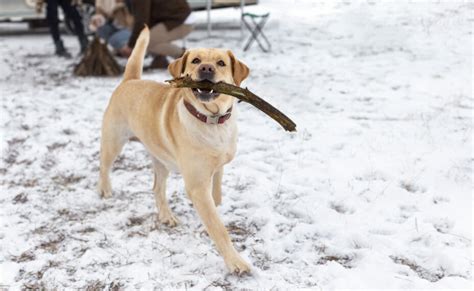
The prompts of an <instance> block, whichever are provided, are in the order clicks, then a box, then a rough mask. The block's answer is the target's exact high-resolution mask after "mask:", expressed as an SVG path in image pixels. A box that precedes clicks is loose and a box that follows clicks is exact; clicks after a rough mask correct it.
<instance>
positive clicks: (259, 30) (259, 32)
mask: <svg viewBox="0 0 474 291" xmlns="http://www.w3.org/2000/svg"><path fill="white" fill-rule="evenodd" d="M267 19H268V17H264V18H263V19H262V20H261V21H260V22H259V23H257V22H256V21H255V20H253V19H252V21H253V22H254V24H255V30H256V31H257V33H256V36H257V37H256V39H255V41H256V42H257V44H258V46H259V47H260V49H261V50H262V51H264V52H266V53H267V52H269V51H270V49H271V44H270V42H269V41H268V39H267V37H266V36H265V34H264V33H263V30H262V28H263V27H264V26H265V24H266V22H267ZM258 36H262V38H263V40H264V41H265V43H266V48H265V46H264V45H263V44H262V43H261V42H260V40H259V39H258Z"/></svg>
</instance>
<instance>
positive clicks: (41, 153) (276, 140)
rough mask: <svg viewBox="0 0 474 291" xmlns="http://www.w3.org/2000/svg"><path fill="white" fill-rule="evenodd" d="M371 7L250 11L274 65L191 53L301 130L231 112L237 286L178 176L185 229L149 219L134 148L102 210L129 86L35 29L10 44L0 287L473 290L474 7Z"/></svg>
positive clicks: (4, 98) (175, 202)
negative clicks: (102, 155)
mask: <svg viewBox="0 0 474 291" xmlns="http://www.w3.org/2000/svg"><path fill="white" fill-rule="evenodd" d="M369 2H370V3H369ZM369 2H367V1H361V2H354V3H352V4H348V1H332V2H329V1H328V2H327V3H323V2H319V1H306V0H298V1H296V0H294V1H283V0H280V1H269V0H262V1H261V4H260V5H259V7H253V8H249V11H250V10H251V11H256V10H259V11H270V12H271V20H270V21H269V23H268V25H267V27H266V28H265V32H266V33H267V35H268V37H269V39H270V40H271V42H272V45H273V51H272V52H271V53H270V54H263V53H261V52H260V51H259V50H258V48H257V47H254V48H253V49H251V50H250V51H249V52H247V53H244V52H243V51H242V49H241V48H242V41H241V40H240V39H239V36H240V32H239V30H236V29H231V28H229V27H228V28H223V29H220V30H215V31H214V32H213V34H214V37H213V38H210V39H209V38H206V33H205V32H204V31H197V32H195V33H193V34H192V36H191V37H190V39H189V40H188V41H187V46H188V47H226V48H230V49H232V50H233V51H234V52H235V54H236V55H237V56H238V57H240V58H241V59H242V60H243V61H244V62H245V63H246V64H247V65H248V66H249V67H250V69H251V74H250V77H249V78H248V80H247V81H246V82H245V83H244V85H245V86H248V87H249V88H250V89H251V90H252V91H254V92H256V93H257V94H258V95H260V96H262V97H264V98H266V99H267V100H268V101H270V102H271V103H272V104H274V105H275V106H276V107H278V108H280V109H281V110H282V111H283V112H285V113H287V114H288V115H289V116H290V117H292V118H293V119H294V120H295V121H296V123H297V125H298V132H297V133H294V134H290V133H287V132H285V131H284V130H282V129H281V128H280V127H279V126H278V124H277V123H275V122H274V121H272V120H271V119H269V118H267V117H266V116H264V115H263V114H262V113H260V112H259V111H258V110H257V109H255V108H253V107H251V106H250V105H247V104H244V103H241V104H239V105H238V109H239V111H240V114H239V118H238V120H239V121H238V124H239V131H240V134H239V144H238V152H237V155H236V158H235V159H234V161H232V162H231V163H230V164H229V165H228V166H227V167H226V168H225V174H224V182H223V192H224V194H223V205H222V206H220V208H219V212H220V214H221V217H222V219H223V221H224V222H225V224H226V225H227V227H228V228H229V230H230V233H231V237H232V239H233V241H234V243H235V245H236V248H237V249H238V250H239V251H240V252H241V253H242V255H243V257H244V258H245V259H246V260H247V261H249V262H250V263H251V264H252V266H253V273H252V275H250V276H245V277H236V276H233V275H229V274H227V270H226V268H225V265H224V262H223V260H222V258H221V257H220V256H219V255H218V253H217V252H216V250H215V248H214V246H213V245H212V243H211V241H210V239H209V237H208V236H207V234H206V233H205V231H204V228H203V226H202V224H201V222H200V221H199V219H198V216H197V214H196V212H195V210H194V209H193V208H192V206H191V204H190V201H189V199H188V198H187V197H186V194H185V192H184V185H183V182H182V179H181V177H180V176H179V175H178V174H174V175H172V176H171V177H170V179H169V183H168V196H169V200H170V206H171V207H172V209H173V211H174V213H175V214H176V216H177V217H178V219H179V220H180V222H181V224H180V225H179V226H177V227H176V228H168V227H164V226H160V225H155V215H156V209H155V203H154V197H153V192H152V190H151V187H152V183H153V179H152V168H151V162H150V159H149V157H148V156H147V154H146V152H145V151H144V149H143V147H142V146H141V145H140V144H128V145H127V146H126V147H125V149H124V152H123V153H122V155H121V156H120V157H119V159H118V160H117V161H116V163H115V166H114V171H113V173H112V176H111V177H112V186H113V189H114V197H113V198H111V199H109V200H101V199H99V197H98V195H97V193H96V192H95V186H96V182H97V177H98V165H99V163H98V155H99V138H100V136H99V132H100V131H99V130H100V125H101V120H102V113H103V111H104V109H105V107H106V105H107V102H108V99H109V97H110V94H111V92H112V91H113V90H114V88H115V87H116V86H117V84H118V83H119V81H120V78H76V77H74V76H72V75H71V71H72V68H73V64H74V63H75V62H77V61H78V59H77V58H76V59H74V60H64V59H58V58H56V57H54V56H51V52H52V51H53V45H52V42H51V40H50V37H49V36H48V35H46V34H34V35H22V36H1V37H0V88H1V90H0V94H1V107H0V118H1V120H0V126H1V132H0V138H1V162H0V173H1V176H0V187H1V188H0V190H1V194H0V285H2V286H4V285H6V286H10V287H12V289H19V288H21V287H46V288H48V289H50V288H59V289H63V288H91V289H92V288H110V289H113V290H117V289H119V288H126V289H132V288H142V289H151V288H167V289H168V288H170V289H174V288H179V289H184V288H191V289H207V290H212V289H216V290H217V289H237V288H250V289H256V288H259V289H271V288H273V289H274V288H277V289H294V288H309V289H313V290H314V289H329V288H379V289H380V288H430V289H431V288H464V289H470V288H472V266H473V260H472V252H471V247H472V220H471V219H472V206H473V198H472V191H473V188H472V187H473V186H472V176H473V154H472V146H473V144H472V142H473V141H472V137H473V131H472V127H473V119H472V118H473V101H474V100H473V97H472V84H471V82H472V27H473V23H474V18H473V16H472V15H473V11H474V5H473V3H472V2H470V3H469V2H467V1H465V2H451V3H443V2H441V3H439V1H436V2H419V3H417V2H415V1H412V2H398V3H395V2H377V3H375V1H369ZM196 16H197V21H198V22H201V23H202V21H203V19H204V16H205V15H204V14H197V15H196ZM213 16H214V17H215V19H216V20H226V21H228V22H229V23H230V24H232V22H233V25H234V26H235V25H236V24H237V20H238V13H237V11H235V10H232V9H230V10H226V11H220V12H216V13H214V14H213ZM221 26H224V25H221ZM65 41H66V44H67V46H68V47H69V48H70V50H71V51H72V52H74V53H76V52H77V49H78V46H77V41H76V39H74V38H72V37H66V39H65ZM148 61H149V60H148ZM144 78H146V79H153V80H157V81H163V80H166V79H168V78H169V75H168V74H167V73H166V72H163V71H154V72H147V73H145V76H144Z"/></svg>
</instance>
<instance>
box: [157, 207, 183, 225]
mask: <svg viewBox="0 0 474 291" xmlns="http://www.w3.org/2000/svg"><path fill="white" fill-rule="evenodd" d="M158 221H159V222H160V223H161V224H164V225H167V226H169V227H175V226H176V225H178V224H179V221H178V219H177V218H176V217H174V215H173V214H172V213H170V212H168V211H160V213H159V214H158Z"/></svg>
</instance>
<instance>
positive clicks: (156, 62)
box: [148, 55, 170, 69]
mask: <svg viewBox="0 0 474 291" xmlns="http://www.w3.org/2000/svg"><path fill="white" fill-rule="evenodd" d="M169 64H170V63H169V62H168V60H167V59H166V56H163V55H156V56H155V57H154V58H153V61H152V62H151V64H150V66H149V67H148V69H167V68H168V65H169Z"/></svg>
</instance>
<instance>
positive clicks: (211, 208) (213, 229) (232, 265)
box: [183, 169, 250, 274]
mask: <svg viewBox="0 0 474 291" xmlns="http://www.w3.org/2000/svg"><path fill="white" fill-rule="evenodd" d="M183 174H184V182H185V184H186V191H187V193H188V195H189V197H190V199H191V201H192V202H193V205H194V207H195V208H196V210H197V212H198V214H199V216H200V217H201V220H202V222H203V223H204V226H205V227H206V230H207V233H208V234H209V236H210V237H211V239H212V240H213V241H214V243H215V244H216V247H217V250H218V251H219V253H220V254H221V255H222V256H223V257H224V261H225V263H226V265H227V267H228V268H229V270H230V272H231V273H237V274H243V273H248V272H250V266H249V265H248V264H247V263H246V262H245V261H244V260H243V259H242V258H241V257H240V255H239V253H237V251H236V250H235V248H234V246H233V245H232V242H231V240H230V237H229V234H228V233H227V229H226V228H225V226H224V224H223V223H222V221H221V220H220V218H219V215H218V213H217V208H216V206H215V204H214V199H213V197H212V194H211V191H212V173H208V174H205V173H204V171H202V169H200V171H192V172H189V173H188V174H186V173H183Z"/></svg>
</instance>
